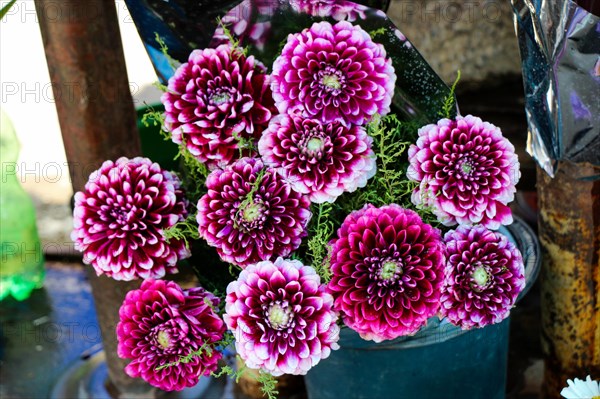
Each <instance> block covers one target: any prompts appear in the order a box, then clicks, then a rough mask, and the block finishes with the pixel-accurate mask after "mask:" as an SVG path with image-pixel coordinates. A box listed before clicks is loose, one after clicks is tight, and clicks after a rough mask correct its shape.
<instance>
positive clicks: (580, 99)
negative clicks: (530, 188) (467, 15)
mask: <svg viewBox="0 0 600 399" xmlns="http://www.w3.org/2000/svg"><path fill="white" fill-rule="evenodd" d="M512 5H513V9H514V12H515V29H516V33H517V37H518V40H519V47H520V51H521V61H522V66H523V83H524V87H525V110H526V114H527V121H528V127H529V132H528V140H527V151H528V152H529V154H531V155H532V156H533V157H534V158H535V159H536V161H537V162H538V164H539V165H540V166H541V167H542V168H543V169H544V170H545V171H546V172H547V173H548V174H550V175H551V176H554V173H555V172H556V168H557V163H558V161H570V162H573V163H582V162H588V163H590V164H592V165H594V166H597V167H598V168H594V169H595V172H592V175H589V174H588V175H582V176H578V178H581V179H598V178H600V18H599V17H598V16H595V15H593V14H591V13H589V12H587V11H586V10H584V9H583V8H581V7H579V6H578V5H577V4H576V3H575V2H573V1H569V0H512Z"/></svg>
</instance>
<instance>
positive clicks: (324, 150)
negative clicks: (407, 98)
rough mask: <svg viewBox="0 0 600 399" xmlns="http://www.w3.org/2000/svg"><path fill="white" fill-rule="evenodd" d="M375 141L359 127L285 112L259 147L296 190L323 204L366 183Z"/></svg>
mask: <svg viewBox="0 0 600 399" xmlns="http://www.w3.org/2000/svg"><path fill="white" fill-rule="evenodd" d="M372 142H373V139H372V138H371V137H370V136H368V135H367V132H366V131H365V129H364V128H362V127H360V126H356V125H352V126H351V127H349V128H348V127H345V126H344V125H343V124H342V123H339V122H329V123H321V122H319V121H318V120H316V119H304V118H302V117H301V116H298V115H286V114H281V115H278V116H276V117H275V118H273V120H272V121H271V123H270V125H269V128H268V129H267V130H265V132H264V134H263V136H262V137H261V139H260V141H259V142H258V151H259V153H260V155H261V157H262V159H263V161H264V162H265V164H266V165H268V166H270V167H272V168H275V169H277V171H278V173H280V174H281V175H282V176H283V177H284V179H286V181H288V182H289V183H290V184H291V185H292V188H293V189H294V190H296V191H298V192H300V193H302V194H307V195H308V196H309V198H310V200H311V201H312V202H317V203H322V202H326V201H328V202H333V201H335V199H336V198H337V197H338V196H340V195H341V194H342V193H343V192H353V191H355V190H356V189H357V188H359V187H364V186H365V185H366V184H367V179H370V178H371V177H373V176H374V175H375V171H376V169H377V167H376V159H375V153H374V152H373V150H372V149H371V143H372Z"/></svg>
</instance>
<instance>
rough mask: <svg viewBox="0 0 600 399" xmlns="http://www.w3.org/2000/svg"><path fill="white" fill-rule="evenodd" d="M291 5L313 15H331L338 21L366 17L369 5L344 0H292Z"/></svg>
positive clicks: (297, 10) (296, 9) (297, 9)
mask: <svg viewBox="0 0 600 399" xmlns="http://www.w3.org/2000/svg"><path fill="white" fill-rule="evenodd" d="M290 5H291V6H292V8H293V9H294V10H295V11H296V12H301V13H305V14H309V15H312V16H313V17H322V18H325V17H331V18H333V19H335V20H336V21H343V20H346V21H349V22H354V21H356V20H357V19H366V17H367V16H366V15H365V11H366V10H367V7H365V6H363V5H362V4H356V3H353V2H351V1H344V0H290Z"/></svg>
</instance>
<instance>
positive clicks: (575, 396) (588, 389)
mask: <svg viewBox="0 0 600 399" xmlns="http://www.w3.org/2000/svg"><path fill="white" fill-rule="evenodd" d="M567 384H568V385H569V386H568V387H566V388H563V390H562V391H560V394H561V395H562V396H563V397H565V398H567V399H600V382H598V381H592V378H591V377H590V376H589V375H588V376H587V378H586V379H585V381H583V380H580V379H579V378H575V381H574V382H573V381H572V380H567Z"/></svg>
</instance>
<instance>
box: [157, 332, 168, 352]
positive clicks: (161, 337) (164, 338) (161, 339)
mask: <svg viewBox="0 0 600 399" xmlns="http://www.w3.org/2000/svg"><path fill="white" fill-rule="evenodd" d="M156 340H157V341H158V344H159V345H160V346H161V347H162V348H163V349H167V348H168V347H169V345H171V337H170V336H169V333H168V332H166V331H159V332H158V337H157V338H156Z"/></svg>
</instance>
